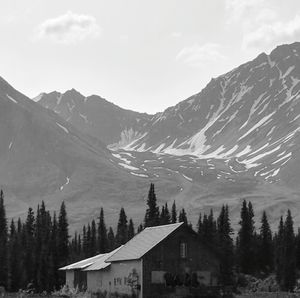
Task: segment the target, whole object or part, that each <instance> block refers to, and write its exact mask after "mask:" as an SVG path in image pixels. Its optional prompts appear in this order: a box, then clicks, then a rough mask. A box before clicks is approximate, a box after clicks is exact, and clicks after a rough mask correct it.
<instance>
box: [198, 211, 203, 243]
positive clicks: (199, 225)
mask: <svg viewBox="0 0 300 298" xmlns="http://www.w3.org/2000/svg"><path fill="white" fill-rule="evenodd" d="M202 232H203V224H202V214H201V213H199V218H198V223H197V233H198V235H199V236H200V238H202Z"/></svg>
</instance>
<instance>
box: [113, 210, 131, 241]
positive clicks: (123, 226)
mask: <svg viewBox="0 0 300 298" xmlns="http://www.w3.org/2000/svg"><path fill="white" fill-rule="evenodd" d="M127 240H128V227H127V216H126V213H125V210H124V208H123V207H122V208H121V210H120V215H119V221H118V227H117V234H116V246H117V247H118V246H120V245H123V244H125V243H126V242H127Z"/></svg>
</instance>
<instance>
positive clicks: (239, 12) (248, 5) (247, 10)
mask: <svg viewBox="0 0 300 298" xmlns="http://www.w3.org/2000/svg"><path fill="white" fill-rule="evenodd" d="M265 5H266V0H225V11H226V14H227V24H232V23H236V22H240V21H243V20H245V18H248V17H249V16H250V15H253V14H254V13H255V12H256V11H258V10H261V9H262V7H264V6H265Z"/></svg>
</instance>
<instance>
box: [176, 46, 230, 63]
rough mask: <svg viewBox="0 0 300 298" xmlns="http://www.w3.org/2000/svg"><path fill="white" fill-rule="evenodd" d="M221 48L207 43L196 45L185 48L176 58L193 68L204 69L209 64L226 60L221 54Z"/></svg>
mask: <svg viewBox="0 0 300 298" xmlns="http://www.w3.org/2000/svg"><path fill="white" fill-rule="evenodd" d="M221 50H222V48H221V46H220V45H219V44H215V43H207V44H205V45H201V46H200V45H198V44H195V45H193V46H190V47H184V48H183V49H182V50H181V51H180V52H179V53H178V54H177V56H176V60H177V61H182V62H183V63H185V64H187V65H189V66H193V67H202V66H204V65H207V64H209V63H215V62H220V61H223V60H226V57H225V56H224V55H223V54H222V53H221Z"/></svg>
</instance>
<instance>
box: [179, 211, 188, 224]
mask: <svg viewBox="0 0 300 298" xmlns="http://www.w3.org/2000/svg"><path fill="white" fill-rule="evenodd" d="M178 221H179V222H183V223H184V224H186V225H187V223H188V220H187V216H186V213H185V210H184V208H182V209H181V211H180V213H179V216H178Z"/></svg>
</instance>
